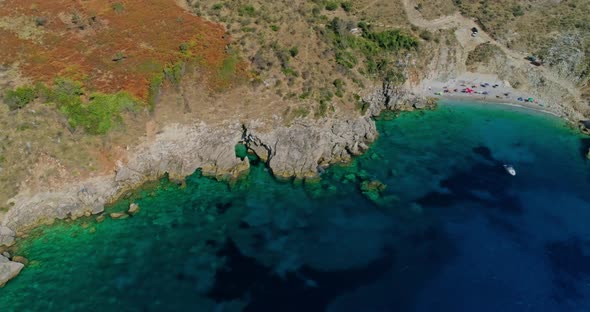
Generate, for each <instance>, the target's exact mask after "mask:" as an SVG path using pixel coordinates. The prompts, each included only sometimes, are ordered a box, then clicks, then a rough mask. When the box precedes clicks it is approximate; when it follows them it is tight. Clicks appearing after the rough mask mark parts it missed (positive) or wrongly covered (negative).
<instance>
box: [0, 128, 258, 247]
mask: <svg viewBox="0 0 590 312" xmlns="http://www.w3.org/2000/svg"><path fill="white" fill-rule="evenodd" d="M242 134H243V129H242V126H241V124H239V123H236V124H233V125H227V126H225V127H217V128H210V127H207V126H206V125H199V126H192V127H191V126H181V125H171V126H169V127H167V128H165V129H164V130H163V131H162V133H160V134H158V136H156V139H155V141H153V142H144V143H142V144H140V145H139V146H138V147H137V150H136V151H135V153H133V155H134V156H133V157H131V158H130V160H129V161H128V163H127V164H122V163H120V164H119V167H118V169H117V171H116V173H115V174H114V175H106V176H99V177H95V178H92V179H89V180H86V181H84V182H81V183H76V184H72V185H66V186H61V187H60V188H59V189H57V190H47V191H44V192H36V193H31V192H21V193H19V194H18V195H17V196H16V197H14V198H13V199H11V201H10V202H11V204H12V207H11V208H10V210H9V211H8V212H7V213H6V214H5V216H4V218H3V220H0V221H1V223H0V245H11V244H12V243H13V242H14V237H15V230H21V229H26V228H29V227H32V226H35V225H37V224H39V223H42V222H51V221H53V220H54V219H56V218H58V219H65V218H72V219H76V218H79V217H82V216H85V215H86V216H87V215H89V214H98V213H101V212H102V211H103V210H104V206H105V204H108V203H109V202H111V201H112V200H115V199H116V198H117V197H118V196H119V195H120V194H122V193H123V192H125V191H127V190H130V189H133V188H136V187H138V186H140V185H141V184H142V183H144V182H145V181H147V180H153V179H157V178H159V177H161V176H163V175H164V174H165V173H168V174H169V175H170V176H171V177H173V178H180V179H182V178H184V177H186V176H188V175H190V174H192V173H193V172H195V170H197V169H198V168H201V169H202V171H203V174H205V175H209V176H215V177H217V178H231V177H236V176H237V175H239V174H240V173H242V172H244V171H247V170H248V169H249V168H250V164H249V162H248V159H247V158H245V159H244V160H241V159H239V158H237V157H236V155H235V146H236V144H237V143H238V142H240V140H242Z"/></svg>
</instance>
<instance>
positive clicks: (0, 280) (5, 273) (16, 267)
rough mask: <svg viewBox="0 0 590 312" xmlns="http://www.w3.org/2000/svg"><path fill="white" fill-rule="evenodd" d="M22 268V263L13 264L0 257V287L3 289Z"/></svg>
mask: <svg viewBox="0 0 590 312" xmlns="http://www.w3.org/2000/svg"><path fill="white" fill-rule="evenodd" d="M24 266H25V265H24V264H22V263H18V262H13V261H10V260H8V258H6V257H4V256H0V287H4V285H6V283H7V282H8V281H9V280H11V279H13V278H14V277H15V276H17V275H18V273H20V271H21V270H22V269H23V267H24Z"/></svg>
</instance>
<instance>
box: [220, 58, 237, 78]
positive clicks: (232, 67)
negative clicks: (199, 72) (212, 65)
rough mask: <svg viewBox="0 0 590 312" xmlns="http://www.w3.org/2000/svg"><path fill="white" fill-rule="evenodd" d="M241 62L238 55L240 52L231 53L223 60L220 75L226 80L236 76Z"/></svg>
mask: <svg viewBox="0 0 590 312" xmlns="http://www.w3.org/2000/svg"><path fill="white" fill-rule="evenodd" d="M239 62H240V58H239V57H238V54H237V53H230V54H229V55H228V56H227V57H226V58H225V59H224V60H223V64H222V65H221V69H220V70H219V77H220V78H221V79H222V80H224V81H228V80H230V79H231V78H232V77H234V75H235V73H236V71H237V66H238V63H239Z"/></svg>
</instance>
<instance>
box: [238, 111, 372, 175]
mask: <svg viewBox="0 0 590 312" xmlns="http://www.w3.org/2000/svg"><path fill="white" fill-rule="evenodd" d="M244 127H245V130H246V131H245V138H244V141H245V143H246V146H247V147H248V148H249V149H250V150H251V151H253V152H254V153H256V155H258V156H259V157H260V159H261V160H263V161H265V162H267V164H268V166H269V167H270V169H271V170H272V172H273V174H274V175H275V176H277V177H282V178H290V177H295V178H310V177H316V176H317V174H318V166H325V165H328V164H331V163H337V162H344V161H348V160H350V158H351V156H352V155H360V154H361V153H363V152H364V151H365V150H367V148H368V144H369V143H371V142H373V141H374V140H375V139H376V138H377V129H376V127H375V123H374V121H373V120H371V119H370V118H369V117H359V118H357V119H351V120H331V119H324V120H320V121H308V120H301V121H299V122H298V123H295V124H293V125H292V126H290V127H282V128H278V129H275V130H274V131H272V132H262V131H259V130H258V129H257V128H256V125H252V124H250V125H245V126H244Z"/></svg>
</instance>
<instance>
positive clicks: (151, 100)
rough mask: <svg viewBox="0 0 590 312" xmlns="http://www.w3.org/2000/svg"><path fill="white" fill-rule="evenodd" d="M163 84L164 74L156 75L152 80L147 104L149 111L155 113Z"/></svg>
mask: <svg viewBox="0 0 590 312" xmlns="http://www.w3.org/2000/svg"><path fill="white" fill-rule="evenodd" d="M162 83H164V75H163V74H156V75H154V76H153V77H152V79H151V80H150V86H149V89H148V100H147V104H148V108H149V110H150V111H152V112H153V111H154V109H156V102H157V101H158V97H159V96H160V89H161V88H162Z"/></svg>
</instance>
